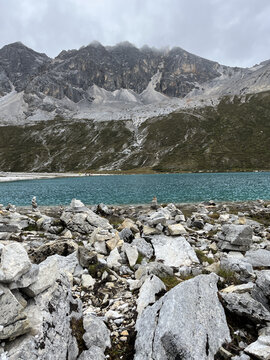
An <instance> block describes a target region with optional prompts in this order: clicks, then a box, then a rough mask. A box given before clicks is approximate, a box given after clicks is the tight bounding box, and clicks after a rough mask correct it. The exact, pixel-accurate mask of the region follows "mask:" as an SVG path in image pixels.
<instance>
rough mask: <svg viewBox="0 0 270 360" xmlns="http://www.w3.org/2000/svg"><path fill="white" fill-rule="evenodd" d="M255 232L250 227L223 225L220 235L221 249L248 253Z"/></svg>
mask: <svg viewBox="0 0 270 360" xmlns="http://www.w3.org/2000/svg"><path fill="white" fill-rule="evenodd" d="M252 235H253V230H252V228H251V227H250V226H248V225H235V224H230V225H223V226H222V231H221V233H220V234H219V240H220V241H219V244H218V245H219V247H220V249H222V250H225V249H226V250H239V251H247V250H249V248H250V244H251V242H252Z"/></svg>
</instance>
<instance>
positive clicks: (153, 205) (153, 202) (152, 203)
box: [151, 196, 158, 210]
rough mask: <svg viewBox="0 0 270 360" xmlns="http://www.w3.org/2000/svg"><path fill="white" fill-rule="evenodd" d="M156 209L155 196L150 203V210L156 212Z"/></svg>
mask: <svg viewBox="0 0 270 360" xmlns="http://www.w3.org/2000/svg"><path fill="white" fill-rule="evenodd" d="M157 208H158V203H157V198H156V196H154V197H153V199H152V202H151V209H154V210H156V209H157Z"/></svg>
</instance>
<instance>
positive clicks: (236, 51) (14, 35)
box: [0, 0, 270, 67]
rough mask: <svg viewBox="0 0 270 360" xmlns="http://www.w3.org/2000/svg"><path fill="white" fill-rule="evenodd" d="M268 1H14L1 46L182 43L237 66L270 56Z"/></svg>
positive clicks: (6, 12)
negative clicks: (96, 42)
mask: <svg viewBox="0 0 270 360" xmlns="http://www.w3.org/2000/svg"><path fill="white" fill-rule="evenodd" d="M269 17H270V3H269V1H268V0H260V1H256V0H227V1H222V0H203V1H198V0H181V1H179V0H166V1H165V0H147V1H142V0H133V1H124V0H114V1H112V0H99V1H95V0H87V1H86V0H65V1H62V0H44V1H35V0H22V1H17V0H10V1H1V2H0V31H1V39H0V47H2V46H4V45H6V44H9V43H12V42H16V41H22V42H23V43H24V44H26V45H27V46H29V47H31V48H33V49H35V50H36V51H38V52H45V53H47V55H49V56H50V57H55V56H57V55H58V54H59V53H60V51H61V50H62V49H78V48H80V47H81V46H82V45H86V44H89V43H91V42H92V41H94V40H97V41H99V42H101V43H102V44H104V45H115V44H116V43H119V42H123V41H126V40H128V41H130V42H131V43H134V44H135V46H137V47H141V46H143V45H144V44H148V45H149V46H155V47H157V48H161V47H167V46H170V47H174V46H180V47H182V48H184V49H185V50H187V51H189V52H191V53H194V54H197V55H200V56H203V57H205V58H207V59H210V60H214V61H217V62H219V63H221V64H226V65H230V66H240V67H250V66H253V65H254V64H256V63H260V62H261V61H263V60H264V59H269V58H270V51H269V49H270V46H269V45H270V39H269V37H268V36H267V34H269V31H270V23H269Z"/></svg>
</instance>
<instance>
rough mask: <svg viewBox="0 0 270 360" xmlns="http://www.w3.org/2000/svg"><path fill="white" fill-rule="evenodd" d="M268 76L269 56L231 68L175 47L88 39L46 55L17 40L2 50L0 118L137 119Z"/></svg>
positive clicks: (260, 86)
mask: <svg viewBox="0 0 270 360" xmlns="http://www.w3.org/2000/svg"><path fill="white" fill-rule="evenodd" d="M269 73H270V61H265V62H263V63H261V64H260V65H257V66H255V67H253V68H250V69H241V68H232V67H228V66H224V65H220V64H219V63H217V62H215V61H211V60H207V59H204V58H202V57H199V56H197V55H194V54H191V53H189V52H187V51H185V50H184V49H182V48H181V47H173V48H172V49H169V48H167V49H156V48H152V47H149V46H146V45H145V46H143V47H142V48H138V47H136V46H135V45H133V44H131V43H130V42H128V41H124V42H121V43H119V44H116V45H115V46H103V45H102V44H101V43H99V42H97V41H94V42H91V43H90V44H88V45H87V46H83V47H81V48H80V49H78V50H76V49H71V50H63V51H61V52H60V54H59V55H58V56H57V57H56V58H55V59H50V58H49V57H48V56H47V55H45V54H41V53H38V52H36V51H34V50H32V49H30V48H28V47H27V46H25V45H24V44H22V43H20V42H15V43H12V44H9V45H6V46H4V47H3V48H2V49H0V123H3V121H4V122H5V123H9V122H15V121H16V122H18V121H19V122H20V121H22V122H24V121H25V120H27V119H28V120H31V121H33V120H44V119H53V118H54V117H55V116H56V115H60V116H62V117H64V118H66V117H67V118H95V119H97V118H98V119H101V120H104V119H107V120H108V119H109V120H110V119H112V120H114V119H127V118H132V119H139V121H141V120H140V119H146V118H147V117H148V116H150V117H151V116H154V115H155V114H163V113H164V111H165V112H166V113H169V112H170V111H173V110H175V109H177V108H183V107H187V106H188V107H194V106H202V104H209V103H211V104H212V103H218V101H219V99H220V98H221V97H222V96H224V95H239V94H241V95H243V94H247V93H254V92H260V91H265V90H268V89H270V80H269V79H270V76H269ZM153 79H154V81H153ZM202 100H203V103H202ZM165 104H166V105H165ZM98 106H101V107H98ZM93 107H94V109H93ZM157 107H158V110H157ZM136 121H137V120H136Z"/></svg>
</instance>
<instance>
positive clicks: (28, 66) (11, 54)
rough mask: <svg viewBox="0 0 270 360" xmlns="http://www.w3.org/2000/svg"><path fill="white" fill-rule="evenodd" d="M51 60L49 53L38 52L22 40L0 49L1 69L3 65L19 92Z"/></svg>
mask: <svg viewBox="0 0 270 360" xmlns="http://www.w3.org/2000/svg"><path fill="white" fill-rule="evenodd" d="M49 62H50V59H49V58H48V56H47V55H45V54H40V53H37V52H36V51H34V50H32V49H29V48H28V47H27V46H25V45H23V44H22V43H20V42H16V43H13V44H10V45H6V46H4V47H3V48H2V49H0V69H1V67H2V69H3V70H4V71H5V74H6V75H7V77H8V78H9V80H10V81H11V82H12V83H13V85H14V86H15V89H16V90H17V91H18V92H19V91H22V90H24V89H25V88H26V86H27V84H28V83H29V82H30V80H31V79H32V78H33V77H34V76H35V75H37V74H38V73H39V71H40V70H41V69H42V68H43V67H44V66H45V64H48V63H49Z"/></svg>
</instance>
